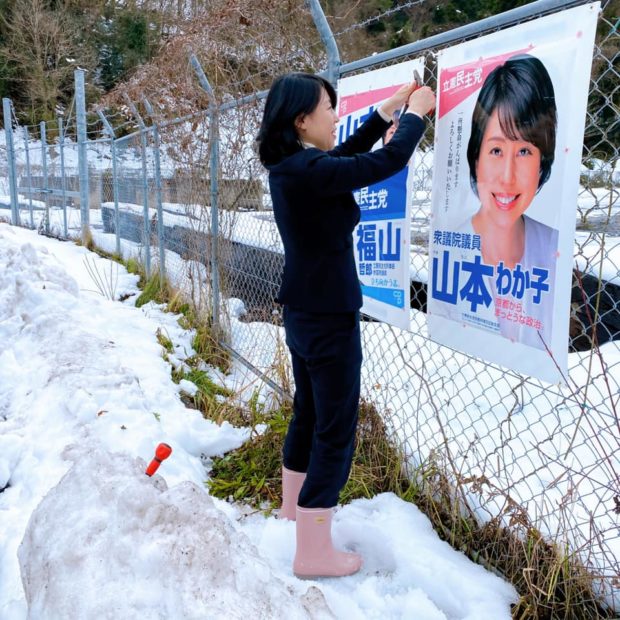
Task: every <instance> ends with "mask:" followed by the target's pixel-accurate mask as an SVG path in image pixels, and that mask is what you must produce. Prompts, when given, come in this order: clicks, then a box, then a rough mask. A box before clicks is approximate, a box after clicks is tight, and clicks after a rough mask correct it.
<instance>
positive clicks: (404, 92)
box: [381, 82, 418, 117]
mask: <svg viewBox="0 0 620 620" xmlns="http://www.w3.org/2000/svg"><path fill="white" fill-rule="evenodd" d="M417 87H418V85H417V84H416V83H415V82H411V84H404V85H403V86H401V87H400V88H399V89H398V90H397V91H396V92H395V93H394V94H393V95H392V96H391V97H390V98H389V99H386V100H385V102H384V103H383V105H382V106H381V109H382V110H383V112H385V113H386V114H387V115H388V116H390V117H391V116H393V114H394V112H396V110H400V108H402V107H403V106H404V105H405V103H407V100H408V99H409V97H410V96H411V93H413V91H414V90H415V89H416V88H417Z"/></svg>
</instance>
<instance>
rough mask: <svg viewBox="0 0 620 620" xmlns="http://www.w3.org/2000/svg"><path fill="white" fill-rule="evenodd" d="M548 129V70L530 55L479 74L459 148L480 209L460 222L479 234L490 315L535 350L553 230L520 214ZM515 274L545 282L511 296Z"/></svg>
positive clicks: (550, 149)
mask: <svg viewBox="0 0 620 620" xmlns="http://www.w3.org/2000/svg"><path fill="white" fill-rule="evenodd" d="M556 129H557V110H556V103H555V95H554V89H553V84H552V82H551V78H550V77H549V73H548V72H547V70H546V68H545V66H544V65H543V63H542V62H541V61H540V60H539V59H538V58H535V57H533V56H529V55H525V54H521V55H518V56H514V57H513V58H510V59H509V60H507V61H506V62H504V63H503V64H501V65H499V66H498V67H496V68H495V69H494V70H493V71H492V72H491V73H490V74H489V75H488V77H487V78H486V80H485V82H484V84H483V86H482V88H481V90H480V94H479V95H478V100H477V102H476V105H475V107H474V112H473V115H472V129H471V135H470V138H469V144H468V147H467V161H468V163H469V176H470V183H471V187H472V189H473V191H474V193H475V194H476V196H477V197H478V199H479V201H480V208H479V209H478V211H477V212H476V213H475V214H474V215H473V216H472V217H471V220H470V221H468V222H467V225H466V227H468V228H469V227H470V228H471V232H472V234H475V235H479V237H480V252H481V255H482V260H483V263H485V264H486V265H492V266H493V267H494V274H495V277H494V278H492V279H491V285H492V289H493V293H494V294H493V299H494V300H496V303H495V308H494V315H495V320H496V321H498V322H499V328H500V333H501V335H502V336H505V337H507V338H510V339H511V340H513V341H516V342H521V343H523V344H527V345H529V346H534V347H537V348H540V349H544V348H545V343H547V344H548V343H549V342H550V337H551V324H552V317H553V295H552V294H550V291H551V290H552V287H553V283H554V282H555V271H556V260H557V252H558V231H557V230H556V229H555V228H551V227H550V226H547V225H545V224H543V223H541V222H539V221H537V220H534V219H532V218H531V217H529V216H528V215H526V211H527V209H528V208H529V207H530V205H531V203H532V200H533V199H534V197H535V196H536V195H537V194H538V192H539V191H540V189H541V187H542V186H543V185H544V184H545V183H546V182H547V180H548V179H549V176H550V174H551V167H552V164H553V160H554V152H555V143H556ZM548 208H549V209H553V208H554V205H548ZM515 273H516V274H521V273H523V274H526V273H527V274H530V276H532V277H534V276H535V275H536V276H537V277H540V280H541V283H542V284H544V285H548V286H547V288H546V290H545V287H543V289H542V290H541V291H540V294H539V295H524V296H523V297H521V296H519V295H518V293H517V295H516V297H517V298H518V299H514V298H515V293H516V292H517V291H518V288H515V287H516V286H517V284H516V283H517V281H518V279H517V277H516V276H515ZM528 277H529V276H528ZM497 300H500V301H502V300H510V301H511V303H515V301H518V302H519V306H520V309H521V313H520V314H521V315H525V316H534V317H536V318H537V325H536V326H532V325H527V324H525V323H521V322H518V321H514V320H511V319H509V318H508V313H505V312H503V311H502V309H501V308H498V307H497ZM508 307H510V306H508ZM539 334H540V335H539Z"/></svg>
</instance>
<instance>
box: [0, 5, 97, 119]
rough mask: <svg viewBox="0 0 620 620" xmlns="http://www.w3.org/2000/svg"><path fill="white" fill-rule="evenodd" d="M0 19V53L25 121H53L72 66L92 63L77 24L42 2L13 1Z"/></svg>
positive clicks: (64, 12)
mask: <svg viewBox="0 0 620 620" xmlns="http://www.w3.org/2000/svg"><path fill="white" fill-rule="evenodd" d="M1 19H2V20H3V22H4V31H5V45H4V46H3V48H2V49H1V50H0V52H1V53H2V55H3V56H4V57H5V59H6V61H7V62H8V63H9V64H10V65H11V66H12V68H13V70H14V72H15V73H14V75H15V79H16V80H19V82H20V83H21V85H22V97H23V100H24V104H25V106H24V107H26V106H27V108H28V109H29V113H28V116H29V119H28V120H29V122H34V121H36V120H41V119H50V118H53V117H54V110H55V107H56V104H57V103H58V101H59V99H60V97H61V95H62V92H63V89H64V88H66V87H67V86H70V84H71V80H72V77H73V71H74V69H75V67H76V65H79V66H82V67H87V68H88V67H89V66H90V65H91V64H92V60H91V58H90V57H88V56H89V54H88V53H86V52H85V50H86V49H87V48H86V46H84V45H80V43H79V33H78V32H76V31H77V24H76V23H75V21H74V20H73V19H72V16H71V14H70V12H69V11H68V10H67V9H66V7H65V6H63V5H62V4H61V3H58V4H56V6H55V7H54V8H53V9H52V8H50V6H49V4H48V2H47V1H46V0H16V1H15V3H14V5H13V7H12V10H11V12H10V14H9V15H8V16H7V17H2V18H1Z"/></svg>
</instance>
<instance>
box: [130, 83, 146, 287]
mask: <svg viewBox="0 0 620 620" xmlns="http://www.w3.org/2000/svg"><path fill="white" fill-rule="evenodd" d="M123 98H124V99H125V101H126V102H127V105H128V106H129V109H130V110H131V113H132V114H133V115H134V117H135V119H136V120H137V121H138V124H139V125H140V145H141V148H142V188H143V192H144V199H143V205H144V210H143V219H144V253H145V254H144V261H145V269H146V277H147V278H148V277H149V276H150V275H151V222H150V220H149V179H148V171H147V169H146V132H147V129H146V126H145V124H144V121H143V120H142V117H141V116H140V113H139V112H138V109H137V108H136V106H135V105H134V103H133V101H132V100H131V99H130V98H129V96H128V95H127V93H123Z"/></svg>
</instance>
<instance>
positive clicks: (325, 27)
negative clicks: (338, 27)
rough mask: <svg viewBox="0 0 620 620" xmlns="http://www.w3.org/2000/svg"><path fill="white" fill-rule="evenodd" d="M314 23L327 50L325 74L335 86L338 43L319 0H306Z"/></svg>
mask: <svg viewBox="0 0 620 620" xmlns="http://www.w3.org/2000/svg"><path fill="white" fill-rule="evenodd" d="M306 2H307V4H308V7H309V8H310V13H311V14H312V19H313V20H314V25H315V26H316V28H317V30H318V31H319V35H320V37H321V41H323V45H325V49H326V51H327V75H326V79H327V81H328V82H330V83H331V84H333V85H334V87H336V84H337V83H338V77H339V76H340V52H339V51H338V44H337V43H336V38H335V37H334V33H333V32H332V29H331V28H330V27H329V23H328V22H327V18H326V17H325V13H324V12H323V9H322V7H321V4H320V2H319V0H306Z"/></svg>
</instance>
